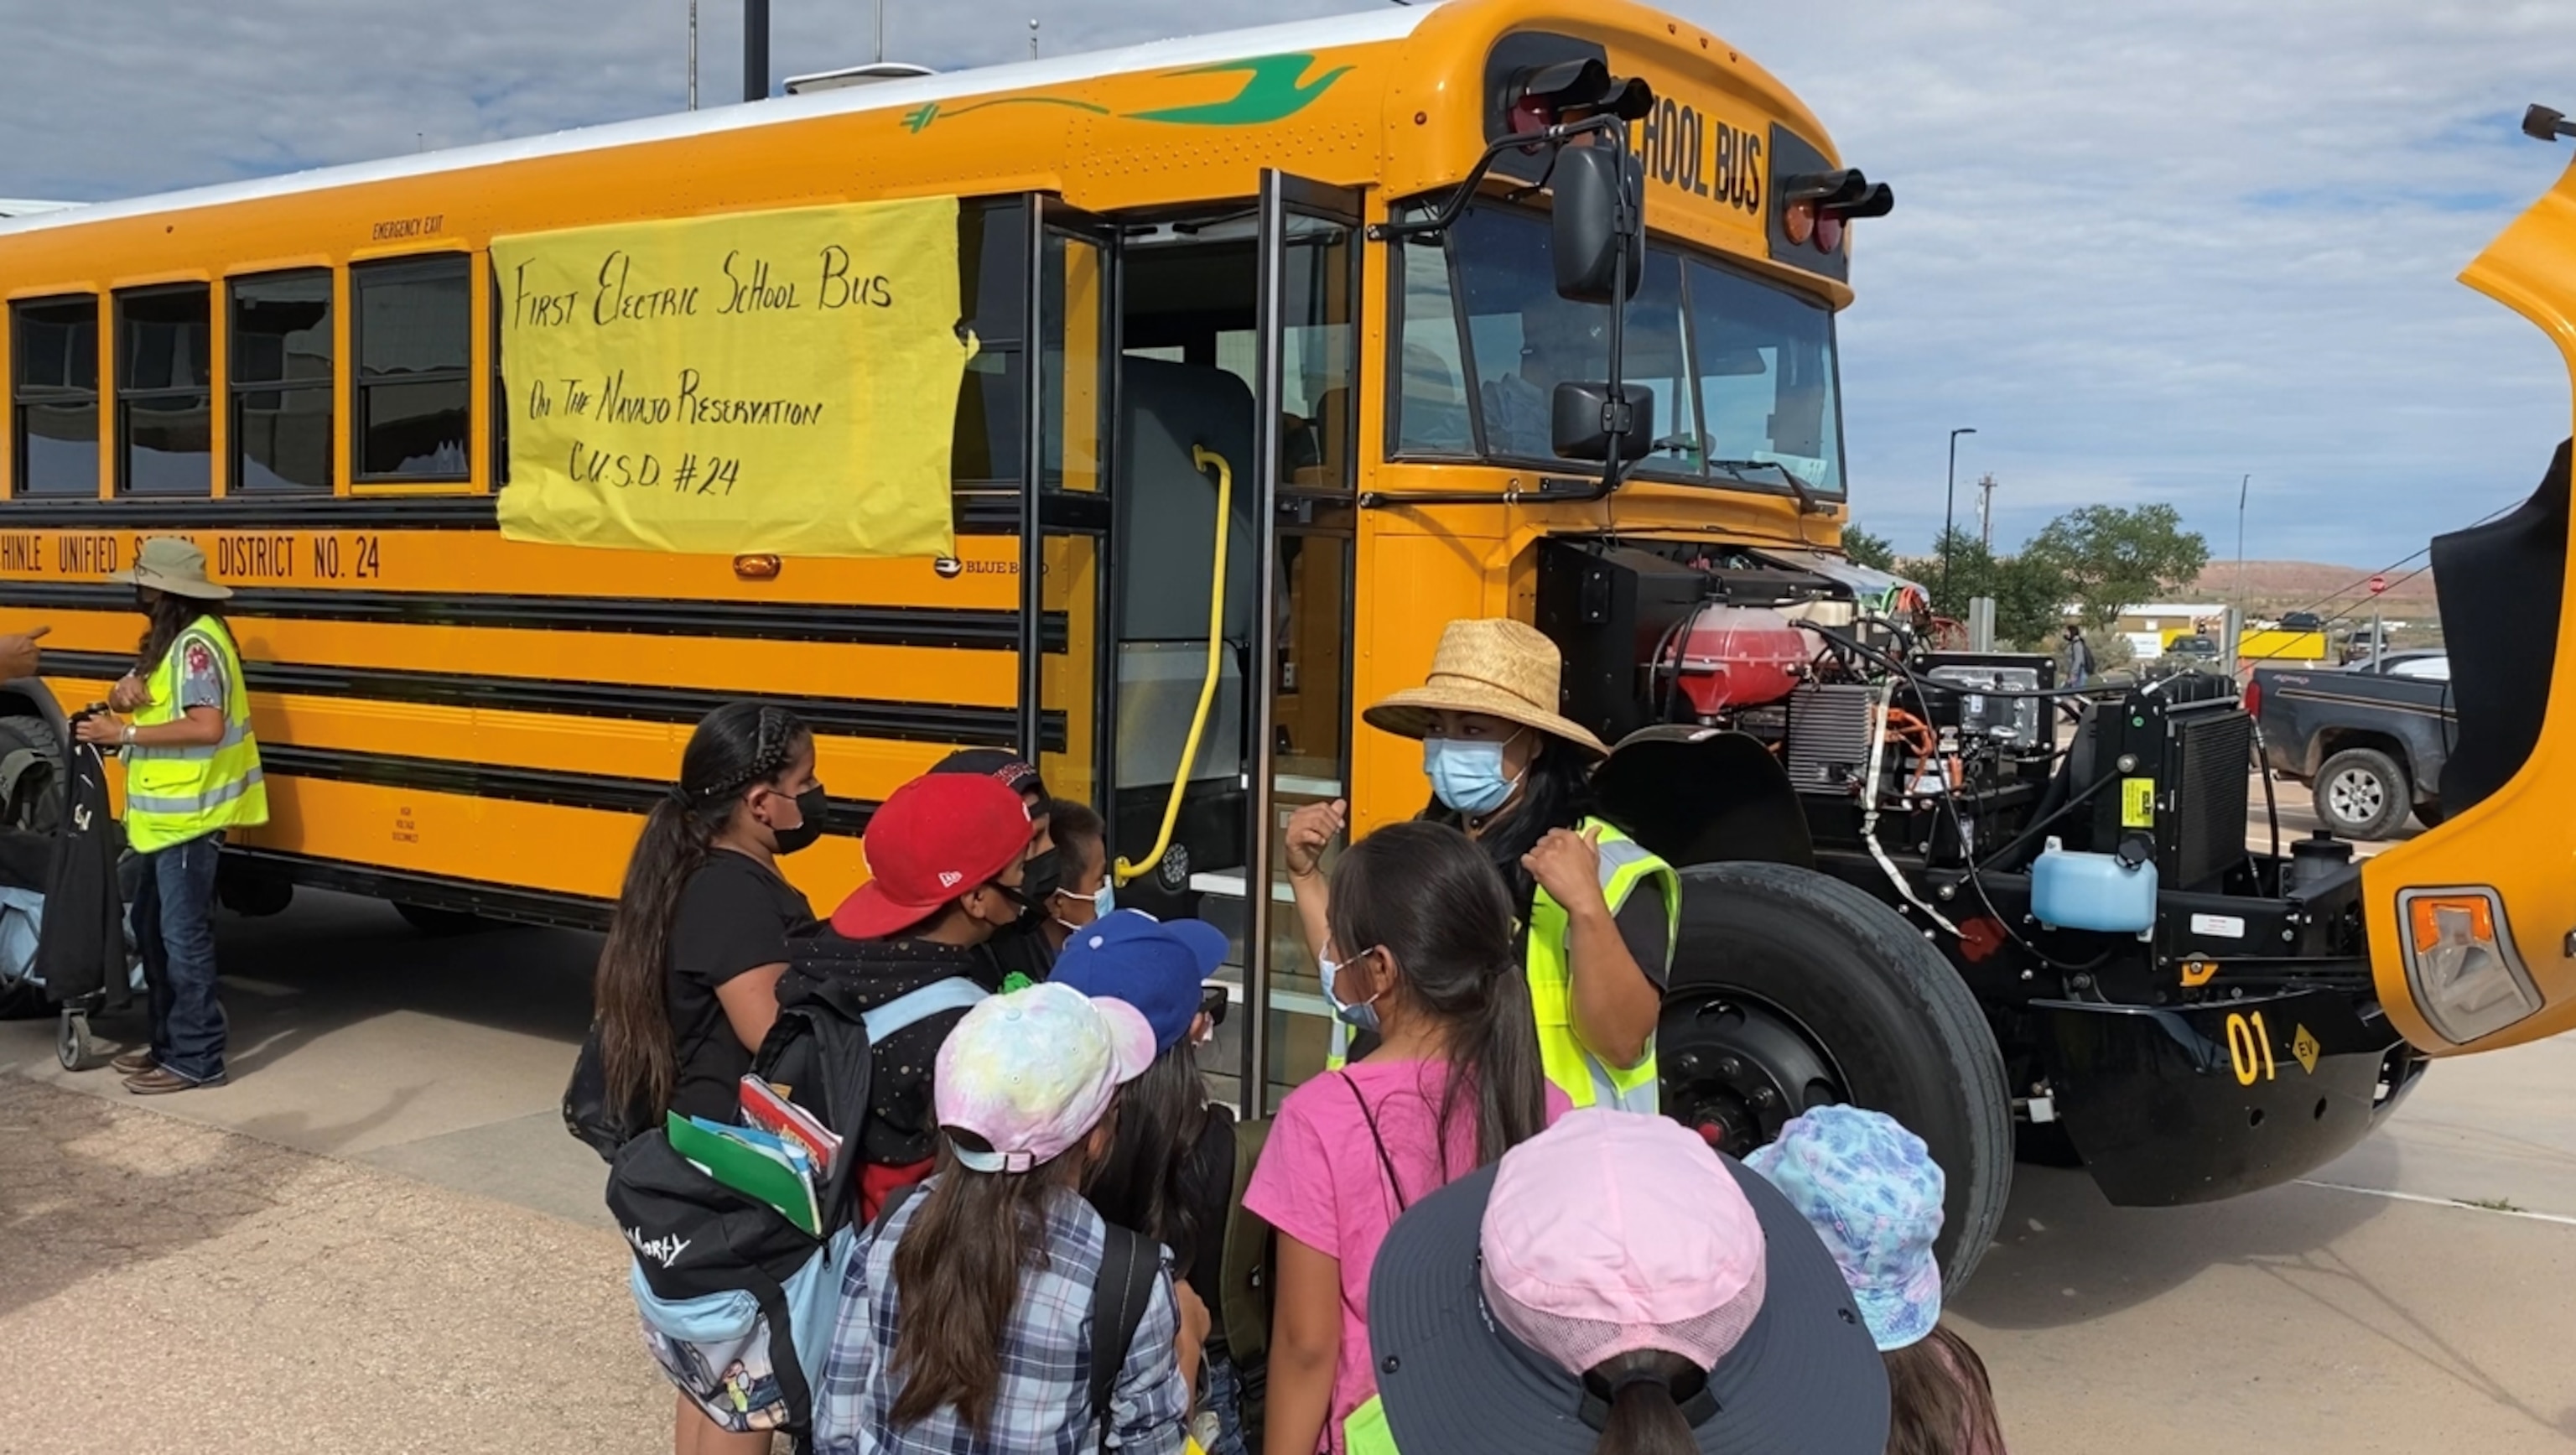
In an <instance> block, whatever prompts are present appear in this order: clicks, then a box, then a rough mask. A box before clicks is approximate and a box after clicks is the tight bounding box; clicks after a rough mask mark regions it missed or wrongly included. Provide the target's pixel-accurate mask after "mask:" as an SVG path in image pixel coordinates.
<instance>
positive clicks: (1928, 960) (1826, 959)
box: [1656, 863, 2013, 1292]
mask: <svg viewBox="0 0 2576 1455" xmlns="http://www.w3.org/2000/svg"><path fill="white" fill-rule="evenodd" d="M1681 873H1682V910H1681V935H1680V938H1679V941H1678V942H1677V944H1676V945H1675V947H1674V949H1675V954H1674V959H1673V973H1672V985H1671V988H1670V990H1669V991H1668V992H1667V994H1666V996H1665V999H1664V1014H1663V1020H1662V1023H1661V1026H1660V1028H1659V1029H1658V1031H1657V1033H1656V1041H1657V1050H1656V1056H1657V1060H1658V1062H1659V1064H1660V1067H1661V1070H1662V1075H1663V1087H1662V1091H1663V1107H1664V1111H1665V1112H1666V1114H1667V1115H1670V1116H1672V1117H1674V1118H1676V1119H1677V1120H1679V1121H1681V1122H1682V1123H1683V1124H1684V1125H1686V1126H1690V1127H1692V1128H1693V1129H1694V1130H1696V1131H1698V1132H1699V1133H1700V1135H1701V1136H1702V1137H1703V1138H1705V1139H1707V1140H1708V1142H1709V1143H1710V1145H1712V1146H1716V1147H1719V1148H1721V1149H1722V1150H1724V1151H1726V1152H1728V1153H1730V1154H1733V1155H1736V1156H1739V1157H1740V1156H1742V1155H1743V1154H1744V1153H1746V1152H1749V1151H1751V1150H1752V1149H1753V1148H1755V1147H1757V1146H1760V1145H1762V1144H1763V1143H1765V1142H1768V1141H1770V1140H1772V1139H1773V1138H1774V1137H1776V1136H1777V1135H1778V1134H1779V1129H1780V1125H1781V1124H1782V1123H1783V1122H1785V1121H1787V1120H1788V1119H1789V1118H1790V1117H1792V1116H1795V1115H1796V1114H1798V1113H1799V1112H1801V1111H1805V1110H1807V1109H1808V1108H1810V1107H1815V1106H1821V1105H1825V1104H1828V1103H1833V1102H1849V1103H1852V1104H1854V1105H1859V1106H1866V1107H1871V1108H1874V1109H1876V1110H1879V1111H1883V1112H1886V1113H1888V1114H1889V1115H1891V1116H1893V1117H1895V1118H1896V1119H1897V1120H1898V1121H1900V1122H1903V1123H1904V1124H1905V1125H1906V1127H1907V1128H1909V1129H1910V1130H1912V1131H1913V1132H1914V1133H1915V1134H1916V1135H1918V1136H1920V1137H1922V1138H1923V1140H1924V1141H1925V1142H1927V1143H1929V1144H1930V1146H1931V1150H1932V1156H1933V1158H1934V1160H1936V1161H1938V1162H1939V1163H1940V1164H1941V1168H1942V1171H1943V1173H1944V1174H1945V1175H1946V1177H1947V1180H1948V1189H1947V1197H1946V1199H1945V1204H1944V1216H1943V1218H1942V1223H1941V1238H1940V1242H1939V1244H1938V1245H1937V1249H1936V1251H1937V1252H1938V1254H1939V1256H1940V1260H1941V1272H1942V1282H1943V1284H1944V1285H1945V1286H1946V1287H1947V1288H1949V1289H1950V1290H1951V1291H1953V1292H1955V1291H1956V1290H1958V1289H1959V1288H1961V1287H1963V1286H1965V1285H1966V1283H1967V1281H1968V1278H1969V1277H1970V1275H1972V1274H1974V1273H1975V1272H1976V1268H1977V1262H1978V1260H1979V1259H1981V1258H1982V1257H1984V1256H1985V1252H1986V1249H1987V1247H1988V1246H1989V1245H1990V1244H1991V1243H1992V1242H1993V1241H1994V1237H1995V1232H1996V1229H1997V1228H1999V1227H2000V1226H2001V1225H2002V1223H2003V1215H2004V1200H2005V1198H2006V1197H2007V1196H2008V1195H2009V1194H2010V1192H2011V1190H2012V1168H2013V1128H2012V1108H2011V1103H2010V1099H2009V1097H2008V1096H2007V1095H2006V1092H2005V1088H2004V1063H2003V1054H2002V1052H2001V1051H2000V1050H1998V1049H1997V1047H1996V1045H1995V1037H1994V1031H1993V1029H1992V1027H1991V1026H1990V1025H1989V1024H1988V1023H1987V1020H1986V1016H1985V1012H1984V1011H1983V1010H1982V1009H1980V1008H1979V1006H1978V1004H1977V1001H1976V997H1975V996H1973V995H1971V994H1970V993H1969V991H1968V987H1967V985H1966V984H1965V983H1964V982H1962V981H1961V980H1960V979H1959V976H1958V973H1957V972H1956V971H1954V970H1953V969H1951V968H1950V965H1949V962H1948V961H1946V960H1944V959H1943V958H1942V957H1941V954H1940V952H1939V951H1938V950H1936V949H1934V948H1933V946H1932V945H1931V943H1930V942H1929V941H1927V940H1925V939H1924V938H1923V936H1922V934H1921V932H1919V931H1917V930H1916V929H1914V928H1913V927H1912V926H1911V925H1908V924H1907V923H1906V922H1905V921H1904V920H1903V919H1901V918H1899V917H1898V916H1897V914H1896V913H1895V911H1893V910H1891V909H1889V908H1888V907H1887V906H1885V905H1883V904H1881V903H1879V902H1878V901H1877V900H1874V899H1872V898H1870V897H1869V896H1868V895H1866V894H1864V893H1862V892H1861V891H1860V890H1858V889H1855V888H1853V887H1851V886H1850V885H1848V884H1845V883H1842V882H1841V881H1839V880H1836V879H1831V878H1828V877H1826V876H1825V875H1823V874H1819V873H1816V872H1815V871H1813V870H1807V869H1800V868H1796V867H1793V866H1790V865H1785V864H1763V863H1725V864H1700V865H1695V866H1693V867H1691V868H1688V869H1684V870H1683V871H1681Z"/></svg>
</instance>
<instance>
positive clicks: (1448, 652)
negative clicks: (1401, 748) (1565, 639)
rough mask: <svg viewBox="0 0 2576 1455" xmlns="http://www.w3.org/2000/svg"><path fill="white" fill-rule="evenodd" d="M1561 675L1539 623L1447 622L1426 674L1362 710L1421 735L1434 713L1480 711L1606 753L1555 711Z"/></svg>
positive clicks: (1558, 657)
mask: <svg viewBox="0 0 2576 1455" xmlns="http://www.w3.org/2000/svg"><path fill="white" fill-rule="evenodd" d="M1564 678H1565V657H1564V654H1563V653H1560V652H1559V651H1557V649H1556V643H1554V642H1552V641H1549V640H1548V639H1547V636H1546V634H1545V633H1543V632H1541V631H1540V630H1539V629H1538V628H1536V627H1534V626H1531V625H1529V624H1528V623H1526V622H1518V621H1511V620H1509V619H1506V618H1500V617H1487V618H1482V619H1479V620H1474V621H1453V622H1451V623H1449V626H1448V629H1447V630H1445V631H1443V632H1441V633H1440V647H1439V650H1437V651H1435V652H1433V653H1432V654H1431V675H1430V677H1429V678H1427V679H1426V680H1425V681H1424V682H1423V684H1422V685H1421V686H1419V687H1408V688H1406V689H1404V690H1403V691H1402V692H1398V693H1396V694H1395V695H1394V696H1392V697H1389V698H1387V699H1386V700H1385V701H1383V702H1380V703H1378V704H1376V705H1375V706H1373V707H1371V708H1370V709H1369V710H1368V711H1366V712H1364V713H1362V714H1360V716H1361V717H1362V718H1364V719H1366V720H1367V722H1368V725H1369V726H1371V727H1373V728H1378V729H1380V730H1382V731H1385V732H1390V733H1394V734H1395V735H1396V736H1398V737H1405V738H1427V737H1429V736H1430V735H1431V715H1432V714H1433V713H1435V712H1481V713H1483V714H1485V715H1486V716H1487V717H1498V718H1501V719H1502V720H1503V721H1505V722H1509V723H1517V724H1519V725H1520V726H1522V727H1525V728H1535V729H1537V730H1538V731H1540V732H1543V733H1546V734H1547V735H1548V736H1550V737H1552V738H1559V739H1562V740H1564V741H1565V742H1568V743H1571V744H1573V745H1574V746H1575V747H1578V748H1581V749H1582V750H1583V751H1585V752H1587V753H1590V754H1591V755H1592V756H1594V757H1596V758H1606V757H1608V756H1610V749H1609V747H1608V746H1607V745H1605V744H1604V743H1603V742H1602V741H1601V739H1600V738H1598V737H1596V736H1594V735H1593V733H1592V730H1591V729H1589V728H1586V727H1584V726H1583V725H1582V724H1581V723H1578V722H1576V721H1575V720H1574V719H1572V718H1570V717H1567V716H1565V715H1564V714H1563V713H1560V712H1558V711H1557V710H1556V704H1557V701H1558V697H1557V693H1558V688H1559V685H1560V684H1561V683H1562V682H1563V680H1564Z"/></svg>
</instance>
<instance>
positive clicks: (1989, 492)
mask: <svg viewBox="0 0 2576 1455" xmlns="http://www.w3.org/2000/svg"><path fill="white" fill-rule="evenodd" d="M1977 534H1978V538H1979V539H1981V540H1982V541H1984V542H1985V547H1986V554H1987V555H1989V556H1991V555H1993V554H1994V553H1995V476H1994V472H1993V471H1991V470H1989V471H1987V472H1986V475H1985V477H1984V478H1983V479H1981V480H1979V481H1978V482H1977Z"/></svg>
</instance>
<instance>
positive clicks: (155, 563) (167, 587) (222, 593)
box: [107, 536, 233, 601]
mask: <svg viewBox="0 0 2576 1455" xmlns="http://www.w3.org/2000/svg"><path fill="white" fill-rule="evenodd" d="M107 579H108V580H110V581H127V582H131V583H133V584H134V585H137V586H149V587H151V588H152V589H153V590H155V591H166V592H168V593H170V594H171V595H172V596H193V597H195V598H197V599H198V600H200V601H221V600H223V599H224V598H226V597H228V596H230V595H232V594H233V589H232V588H231V587H229V586H220V585H217V584H216V583H215V582H213V581H210V580H208V579H206V553H205V552H204V551H201V550H199V549H197V545H196V542H194V541H189V540H183V539H181V538H180V537H178V536H154V537H152V538H151V539H149V540H147V541H145V542H144V543H143V549H141V550H139V551H136V552H135V553H134V569H133V570H130V571H110V572H108V573H107Z"/></svg>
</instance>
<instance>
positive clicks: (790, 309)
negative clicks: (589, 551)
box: [492, 197, 973, 556]
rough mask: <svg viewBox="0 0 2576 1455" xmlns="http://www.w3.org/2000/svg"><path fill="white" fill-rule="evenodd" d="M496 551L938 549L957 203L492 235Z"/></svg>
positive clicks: (947, 538) (953, 360)
mask: <svg viewBox="0 0 2576 1455" xmlns="http://www.w3.org/2000/svg"><path fill="white" fill-rule="evenodd" d="M492 258H493V264H494V266H495V268H496V269H497V271H498V273H499V279H498V288H499V295H500V296H499V300H498V302H499V307H500V310H501V324H502V334H501V337H502V354H501V359H502V371H503V387H504V389H505V390H506V391H507V393H508V396H509V400H508V413H509V429H510V484H509V488H508V489H506V490H504V491H502V492H501V501H500V515H501V530H502V533H503V534H504V535H506V536H508V537H509V538H511V539H513V540H525V541H545V542H551V543H556V544H563V545H580V546H611V547H618V548H622V549H627V550H653V551H680V552H698V553H708V554H718V555H742V554H751V553H776V554H781V555H808V556H948V555H953V554H954V553H955V538H954V527H953V523H952V521H953V517H952V515H951V512H950V504H949V492H948V474H949V458H948V456H949V442H950V437H951V432H952V430H953V428H954V421H955V418H956V409H957V386H958V383H959V381H960V379H961V378H962V377H963V376H964V373H965V369H966V361H967V358H968V356H969V355H970V354H971V353H972V352H973V345H972V344H971V343H970V342H967V341H965V340H962V339H960V338H959V337H958V333H957V318H958V312H959V302H958V279H957V200H956V199H955V198H953V197H934V198H924V199H920V200H916V201H904V202H879V203H865V204H856V205H851V206H843V207H807V208H796V209H793V210H789V211H781V212H755V213H740V214H735V215H732V216H725V217H703V218H691V219H686V220H682V221H675V222H648V223H636V224H632V225H624V226H616V227H592V228H581V229H577V230H573V231H567V232H551V233H538V234H531V235H528V236H524V237H511V238H498V239H495V240H494V241H493V244H492Z"/></svg>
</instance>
